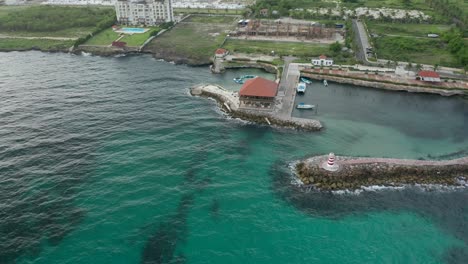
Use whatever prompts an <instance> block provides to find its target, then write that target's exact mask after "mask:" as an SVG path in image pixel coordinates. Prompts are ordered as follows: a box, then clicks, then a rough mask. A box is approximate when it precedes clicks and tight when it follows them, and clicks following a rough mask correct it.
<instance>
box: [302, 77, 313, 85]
mask: <svg viewBox="0 0 468 264" xmlns="http://www.w3.org/2000/svg"><path fill="white" fill-rule="evenodd" d="M301 82H303V83H305V84H312V81H311V80H309V79H307V78H305V77H301Z"/></svg>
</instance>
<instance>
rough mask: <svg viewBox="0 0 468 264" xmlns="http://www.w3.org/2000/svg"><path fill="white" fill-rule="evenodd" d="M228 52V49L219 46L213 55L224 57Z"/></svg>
mask: <svg viewBox="0 0 468 264" xmlns="http://www.w3.org/2000/svg"><path fill="white" fill-rule="evenodd" d="M228 54H229V51H227V50H226V49H221V48H219V49H217V50H216V51H215V57H216V58H223V57H225V56H226V55H228Z"/></svg>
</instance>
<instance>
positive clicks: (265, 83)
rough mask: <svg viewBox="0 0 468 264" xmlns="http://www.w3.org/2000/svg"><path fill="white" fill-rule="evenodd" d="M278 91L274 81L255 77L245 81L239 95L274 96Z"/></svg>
mask: <svg viewBox="0 0 468 264" xmlns="http://www.w3.org/2000/svg"><path fill="white" fill-rule="evenodd" d="M277 92H278V84H277V83H276V82H274V81H270V80H267V79H264V78H262V77H257V78H254V79H250V80H247V81H245V83H244V85H243V86H242V88H241V89H240V91H239V95H240V96H260V97H275V96H276V94H277Z"/></svg>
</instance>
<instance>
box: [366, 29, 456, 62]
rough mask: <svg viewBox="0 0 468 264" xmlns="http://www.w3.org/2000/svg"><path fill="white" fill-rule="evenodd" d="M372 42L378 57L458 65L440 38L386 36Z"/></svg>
mask: <svg viewBox="0 0 468 264" xmlns="http://www.w3.org/2000/svg"><path fill="white" fill-rule="evenodd" d="M374 43H375V47H376V52H377V56H378V58H380V59H387V60H398V61H408V62H412V63H423V64H430V65H434V64H439V65H442V66H452V67H458V66H460V65H458V63H457V60H456V59H455V58H454V57H453V56H452V54H450V52H449V51H448V50H447V47H446V46H445V43H444V42H443V41H441V40H440V39H429V38H428V39H418V38H409V37H388V36H387V37H379V38H375V39H374Z"/></svg>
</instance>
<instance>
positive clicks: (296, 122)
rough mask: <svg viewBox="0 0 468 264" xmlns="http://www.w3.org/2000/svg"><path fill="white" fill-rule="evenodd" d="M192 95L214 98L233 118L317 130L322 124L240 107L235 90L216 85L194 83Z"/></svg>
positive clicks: (316, 121) (283, 126)
mask: <svg viewBox="0 0 468 264" xmlns="http://www.w3.org/2000/svg"><path fill="white" fill-rule="evenodd" d="M190 94H191V95H193V96H204V97H209V98H213V99H215V100H216V101H217V102H218V103H219V106H220V108H221V110H223V111H224V112H225V113H226V114H228V115H229V116H231V117H233V118H239V119H241V120H245V121H249V122H254V123H256V124H262V125H270V126H275V127H282V128H292V129H299V130H305V131H319V130H320V129H322V124H321V123H320V122H319V121H318V120H308V119H294V118H283V117H280V116H278V115H276V114H275V112H274V111H272V112H265V111H255V110H252V109H243V108H240V107H239V105H240V102H239V95H238V93H237V92H232V91H228V90H226V89H224V88H222V87H220V86H217V85H196V86H194V87H192V88H191V89H190Z"/></svg>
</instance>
